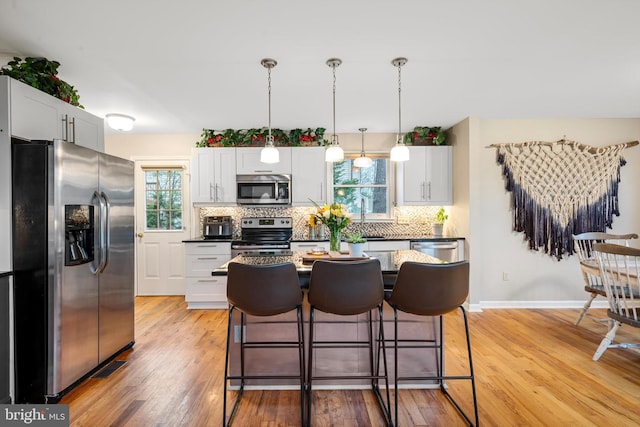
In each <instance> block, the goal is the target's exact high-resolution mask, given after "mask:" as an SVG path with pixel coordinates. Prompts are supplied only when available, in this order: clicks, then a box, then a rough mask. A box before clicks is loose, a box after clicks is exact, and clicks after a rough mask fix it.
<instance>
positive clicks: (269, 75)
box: [267, 67, 272, 142]
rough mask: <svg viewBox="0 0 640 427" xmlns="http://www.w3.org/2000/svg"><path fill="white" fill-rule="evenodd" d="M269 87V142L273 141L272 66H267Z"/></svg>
mask: <svg viewBox="0 0 640 427" xmlns="http://www.w3.org/2000/svg"><path fill="white" fill-rule="evenodd" d="M267 87H268V92H269V136H268V137H267V142H271V138H272V137H271V67H269V68H267Z"/></svg>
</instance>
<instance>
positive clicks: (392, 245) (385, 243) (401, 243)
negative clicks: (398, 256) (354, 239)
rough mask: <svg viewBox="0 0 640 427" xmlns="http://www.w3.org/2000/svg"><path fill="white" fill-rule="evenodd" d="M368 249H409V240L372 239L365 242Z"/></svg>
mask: <svg viewBox="0 0 640 427" xmlns="http://www.w3.org/2000/svg"><path fill="white" fill-rule="evenodd" d="M366 249H367V250H368V251H400V250H408V249H411V242H410V241H409V240H373V241H370V242H367V248H366Z"/></svg>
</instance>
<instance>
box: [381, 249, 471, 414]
mask: <svg viewBox="0 0 640 427" xmlns="http://www.w3.org/2000/svg"><path fill="white" fill-rule="evenodd" d="M468 294H469V262H468V261H463V262H457V263H452V264H424V263H418V262H408V261H407V262H404V263H403V264H402V265H401V266H400V270H399V271H398V277H397V278H396V282H395V284H394V287H393V291H391V293H389V294H387V295H385V299H386V300H387V302H388V303H389V305H390V306H391V307H392V308H393V314H394V347H393V348H394V356H395V360H394V372H395V383H394V386H395V421H396V425H398V382H400V381H416V380H433V381H438V384H439V385H440V390H441V391H442V392H443V393H444V394H445V395H446V396H447V398H448V399H449V400H450V401H451V403H453V405H454V406H455V407H456V409H457V410H458V411H459V412H460V414H462V416H463V417H464V418H465V420H466V421H467V422H468V423H469V425H474V424H473V422H472V421H471V419H470V418H469V417H468V416H467V414H465V412H464V411H463V410H462V408H461V407H460V405H459V404H458V403H457V402H456V401H455V400H454V399H453V397H452V396H451V394H450V393H449V391H448V390H447V385H446V383H445V381H447V380H469V381H471V390H472V394H473V409H474V414H475V425H476V426H477V425H478V403H477V400H476V386H475V377H474V374H473V361H472V358H471V342H470V340H469V324H468V322H467V313H466V311H465V309H464V307H463V306H462V304H463V303H464V302H465V300H466V299H467V296H468ZM456 308H460V310H461V311H462V314H463V317H464V328H465V333H466V337H467V352H468V358H469V375H455V376H452V375H449V376H447V375H445V372H444V335H443V330H444V328H443V319H442V316H443V315H444V314H446V313H449V312H451V311H454V310H455V309H456ZM398 311H402V312H405V313H411V314H415V315H419V316H439V318H440V336H439V339H438V338H435V339H434V340H418V341H416V340H411V341H409V340H404V341H403V340H400V339H398ZM399 342H400V343H402V342H404V343H405V345H404V346H403V345H399V344H398V343H399ZM420 343H423V344H422V345H419V344H420ZM399 348H411V349H415V348H434V349H436V351H438V358H437V371H436V375H435V376H427V375H422V376H421V375H419V373H418V374H417V375H415V376H406V377H398V349H399Z"/></svg>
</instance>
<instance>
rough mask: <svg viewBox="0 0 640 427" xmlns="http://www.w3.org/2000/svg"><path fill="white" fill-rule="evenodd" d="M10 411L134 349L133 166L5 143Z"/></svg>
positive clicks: (66, 150)
mask: <svg viewBox="0 0 640 427" xmlns="http://www.w3.org/2000/svg"><path fill="white" fill-rule="evenodd" d="M11 148H12V176H13V178H12V179H13V182H12V197H13V230H12V231H13V267H14V304H15V401H16V403H45V402H46V403H49V402H55V401H57V400H58V399H59V398H60V397H61V395H62V394H63V393H64V392H65V391H67V390H68V389H70V388H71V387H72V386H73V385H75V384H76V383H77V382H78V381H79V380H81V379H83V378H84V377H86V376H87V375H88V374H90V373H92V372H93V371H95V370H96V369H97V368H98V367H100V366H102V365H104V364H106V363H107V362H108V361H109V360H110V359H112V358H113V356H115V355H117V354H118V353H120V352H121V351H123V350H125V349H127V348H129V347H131V346H132V345H133V344H134V311H133V305H134V228H133V227H134V207H133V202H134V191H133V189H134V178H133V174H134V169H133V163H132V162H130V161H128V160H124V159H120V158H118V157H114V156H110V155H106V154H104V153H99V152H97V151H94V150H91V149H88V148H85V147H81V146H78V145H75V144H70V143H66V142H63V141H57V140H56V141H24V140H20V139H15V138H14V139H12V147H11Z"/></svg>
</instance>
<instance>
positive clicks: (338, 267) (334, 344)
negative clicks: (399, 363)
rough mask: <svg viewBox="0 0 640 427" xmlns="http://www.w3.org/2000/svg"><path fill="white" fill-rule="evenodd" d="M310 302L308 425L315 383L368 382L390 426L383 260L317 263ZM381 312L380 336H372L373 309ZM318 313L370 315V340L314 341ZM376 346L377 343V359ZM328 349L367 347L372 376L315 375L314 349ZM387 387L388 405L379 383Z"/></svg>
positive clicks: (320, 261) (314, 265) (312, 276)
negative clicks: (383, 310) (381, 381)
mask: <svg viewBox="0 0 640 427" xmlns="http://www.w3.org/2000/svg"><path fill="white" fill-rule="evenodd" d="M308 300H309V304H310V311H309V362H308V365H307V369H308V373H307V425H311V401H312V396H311V391H312V384H313V381H314V380H319V381H321V380H332V379H347V380H355V379H367V380H371V387H372V389H373V391H374V393H375V395H376V397H377V399H378V403H379V405H380V408H381V409H382V412H383V414H384V417H385V420H386V422H387V424H388V425H391V405H390V399H389V380H388V377H387V358H386V352H385V343H384V329H383V322H382V304H383V303H384V288H383V283H382V271H381V269H380V261H378V260H377V259H371V260H364V261H325V260H316V261H315V262H314V263H313V267H312V269H311V279H310V281H309V293H308ZM374 309H377V310H378V317H379V321H378V332H377V337H374V335H373V319H372V310H374ZM315 310H320V311H322V312H324V313H329V314H335V315H340V316H354V315H358V314H364V313H367V316H368V322H367V326H368V328H367V329H368V340H367V341H364V340H360V341H359V340H357V339H356V340H340V341H328V340H324V341H321V340H316V339H315V338H314V322H315ZM374 343H375V344H377V346H376V348H375V356H374ZM326 348H368V350H369V355H368V356H369V365H370V368H371V370H370V374H369V375H366V374H359V375H313V356H314V350H317V349H326ZM380 354H382V358H383V365H384V374H382V375H380ZM380 379H384V382H385V385H386V394H387V400H386V403H385V402H384V399H383V397H382V394H381V393H380V387H379V380H380Z"/></svg>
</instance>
